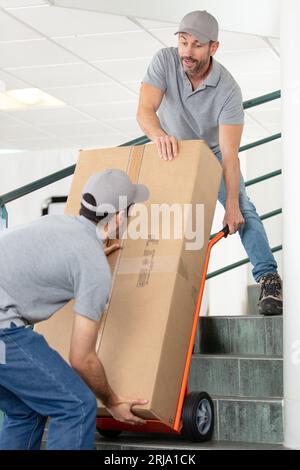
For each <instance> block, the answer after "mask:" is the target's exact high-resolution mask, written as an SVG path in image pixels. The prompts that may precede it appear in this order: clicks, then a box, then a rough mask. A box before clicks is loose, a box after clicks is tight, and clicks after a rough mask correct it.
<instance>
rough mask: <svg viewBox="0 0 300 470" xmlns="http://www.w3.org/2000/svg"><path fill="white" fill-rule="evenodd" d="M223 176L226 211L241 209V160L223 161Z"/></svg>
mask: <svg viewBox="0 0 300 470" xmlns="http://www.w3.org/2000/svg"><path fill="white" fill-rule="evenodd" d="M223 174H224V182H225V188H226V209H228V208H234V207H239V192H240V161H239V158H231V159H230V158H229V159H224V160H223Z"/></svg>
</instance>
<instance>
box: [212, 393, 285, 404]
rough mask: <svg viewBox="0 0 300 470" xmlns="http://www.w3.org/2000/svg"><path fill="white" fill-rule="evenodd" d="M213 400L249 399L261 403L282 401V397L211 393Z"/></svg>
mask: <svg viewBox="0 0 300 470" xmlns="http://www.w3.org/2000/svg"><path fill="white" fill-rule="evenodd" d="M211 397H212V399H213V400H222V401H244V402H245V401H246V402H247V401H249V402H262V403H266V402H267V403H269V402H270V403H282V401H283V397H244V396H235V395H233V396H227V395H213V394H211Z"/></svg>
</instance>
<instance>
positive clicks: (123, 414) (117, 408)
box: [106, 397, 148, 425]
mask: <svg viewBox="0 0 300 470" xmlns="http://www.w3.org/2000/svg"><path fill="white" fill-rule="evenodd" d="M147 403H148V400H142V399H135V400H130V399H128V398H127V399H126V398H124V397H118V398H116V399H114V401H113V402H112V403H111V404H109V405H107V406H106V408H107V410H108V411H109V413H110V414H111V415H112V417H113V418H114V419H116V420H117V421H120V422H121V423H126V424H135V425H136V424H146V422H147V421H145V420H143V419H142V418H139V417H138V416H136V415H135V414H134V413H133V411H132V407H133V406H134V405H146V404H147Z"/></svg>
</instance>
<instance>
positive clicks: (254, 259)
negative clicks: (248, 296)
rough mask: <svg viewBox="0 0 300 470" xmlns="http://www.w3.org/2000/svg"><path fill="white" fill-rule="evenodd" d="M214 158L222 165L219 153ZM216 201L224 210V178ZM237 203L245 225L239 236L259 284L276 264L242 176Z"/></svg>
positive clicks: (275, 270) (274, 268) (274, 269)
mask: <svg viewBox="0 0 300 470" xmlns="http://www.w3.org/2000/svg"><path fill="white" fill-rule="evenodd" d="M216 157H217V159H218V160H219V162H220V163H221V164H222V155H221V153H220V152H218V153H216ZM218 200H219V202H220V203H221V204H222V205H223V207H224V208H225V206H226V189H225V182H224V178H222V182H221V186H220V191H219V195H218ZM239 202H240V211H241V213H242V214H243V217H244V220H245V223H244V224H243V226H242V227H241V229H240V230H239V235H240V237H241V241H242V244H243V246H244V248H245V250H246V252H247V255H248V257H249V259H250V262H251V264H252V265H253V270H252V274H253V277H254V279H255V280H256V282H259V281H260V279H261V277H262V276H264V275H265V274H268V273H276V272H277V263H276V260H275V258H274V256H273V253H272V251H271V249H270V245H269V242H268V238H267V234H266V232H265V229H264V226H263V224H262V222H261V220H260V218H259V215H258V214H257V212H256V208H255V206H254V204H253V203H252V202H251V201H250V199H249V197H248V196H247V194H246V188H245V182H244V178H243V176H242V174H241V180H240V194H239Z"/></svg>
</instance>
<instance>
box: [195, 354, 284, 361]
mask: <svg viewBox="0 0 300 470" xmlns="http://www.w3.org/2000/svg"><path fill="white" fill-rule="evenodd" d="M193 357H195V358H203V359H250V360H258V361H261V360H265V361H274V360H275V361H283V357H282V356H275V355H271V356H268V355H266V354H247V353H244V354H232V353H227V354H226V353H221V354H219V353H216V354H213V353H209V354H207V353H204V354H203V353H194V354H193Z"/></svg>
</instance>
